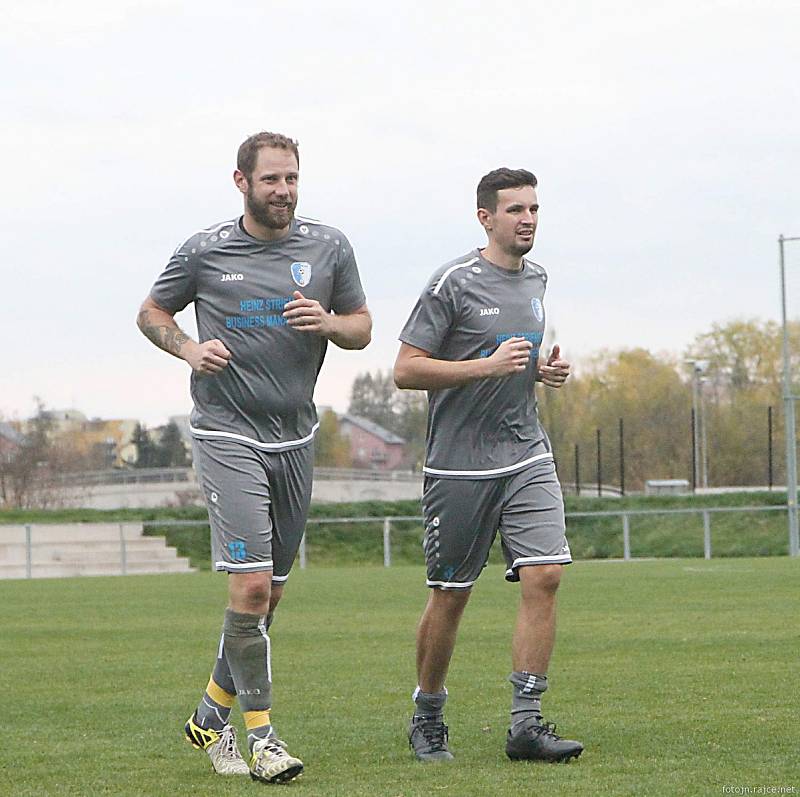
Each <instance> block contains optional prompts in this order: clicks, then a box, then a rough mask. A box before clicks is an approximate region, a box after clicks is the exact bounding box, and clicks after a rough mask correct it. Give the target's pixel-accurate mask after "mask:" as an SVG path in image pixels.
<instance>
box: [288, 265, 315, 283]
mask: <svg viewBox="0 0 800 797" xmlns="http://www.w3.org/2000/svg"><path fill="white" fill-rule="evenodd" d="M291 268H292V279H293V280H294V282H295V285H299V286H300V287H301V288H305V287H306V285H308V283H309V282H311V263H292V267H291Z"/></svg>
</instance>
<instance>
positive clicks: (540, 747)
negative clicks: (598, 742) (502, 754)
mask: <svg viewBox="0 0 800 797" xmlns="http://www.w3.org/2000/svg"><path fill="white" fill-rule="evenodd" d="M582 752H583V745H582V744H581V743H580V742H574V741H572V740H571V739H562V738H561V737H560V736H557V735H556V726H555V725H554V724H553V723H552V722H545V723H542V724H539V723H537V722H536V721H535V720H530V721H528V722H525V723H520V724H519V726H518V727H517V728H516V729H511V730H509V732H508V736H507V738H506V755H507V756H508V757H509V758H510V759H511V760H512V761H552V762H555V761H569V760H570V759H571V758H577V757H578V756H579V755H580V754H581V753H582Z"/></svg>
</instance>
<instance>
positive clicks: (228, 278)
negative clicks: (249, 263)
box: [220, 274, 244, 282]
mask: <svg viewBox="0 0 800 797" xmlns="http://www.w3.org/2000/svg"><path fill="white" fill-rule="evenodd" d="M243 279H244V274H223V275H222V277H220V282H233V281H234V280H243Z"/></svg>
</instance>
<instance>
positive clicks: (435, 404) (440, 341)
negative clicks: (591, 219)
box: [400, 249, 552, 479]
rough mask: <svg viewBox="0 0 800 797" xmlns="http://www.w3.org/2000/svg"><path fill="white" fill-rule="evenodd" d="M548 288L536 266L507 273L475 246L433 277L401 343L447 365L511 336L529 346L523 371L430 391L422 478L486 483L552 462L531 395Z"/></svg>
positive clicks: (477, 354) (486, 352)
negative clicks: (545, 293)
mask: <svg viewBox="0 0 800 797" xmlns="http://www.w3.org/2000/svg"><path fill="white" fill-rule="evenodd" d="M546 285H547V274H546V273H545V270H544V269H543V268H541V266H537V265H536V264H535V263H531V262H530V261H527V260H525V261H523V268H522V270H521V271H518V272H511V271H508V270H506V269H502V268H499V267H498V266H495V265H493V264H492V263H489V262H488V261H487V260H485V259H484V258H483V257H482V256H481V254H480V252H479V250H477V249H476V250H474V251H472V252H470V253H469V254H467V255H464V256H463V257H460V258H458V259H457V260H453V261H452V262H451V263H448V264H446V265H445V266H442V267H441V268H440V269H438V270H437V271H436V272H435V273H434V274H433V277H432V278H431V279H430V281H429V282H428V285H427V287H426V288H425V290H424V291H423V293H422V295H421V296H420V298H419V301H417V304H416V306H415V307H414V310H413V311H412V313H411V316H410V317H409V319H408V321H407V322H406V325H405V327H403V331H402V332H401V333H400V340H401V341H403V342H405V343H408V344H409V345H411V346H415V347H416V348H418V349H423V350H424V351H427V352H430V354H431V356H432V357H434V358H436V359H439V360H451V361H458V360H471V359H476V358H478V357H488V356H489V355H491V354H492V353H493V352H494V351H495V349H497V347H498V346H499V345H500V344H501V343H502V342H503V341H504V340H507V339H508V338H510V337H520V338H525V339H527V340H529V341H530V342H531V343H532V344H533V349H532V350H531V359H530V362H529V363H528V366H527V368H526V369H525V371H522V372H520V373H515V374H511V375H509V376H506V377H498V378H490V379H480V380H476V381H473V382H469V383H467V384H465V385H462V386H460V387H452V388H446V389H442V390H431V391H429V393H428V399H429V407H428V435H427V440H428V445H427V455H426V462H425V467H424V468H423V470H424V471H425V473H426V474H428V475H430V476H435V477H438V478H450V479H491V478H497V477H500V476H507V475H508V474H511V473H514V472H516V471H518V470H523V469H524V468H526V467H529V466H531V465H533V464H534V463H535V462H540V461H542V460H544V459H550V458H552V454H551V453H550V444H549V442H548V440H547V437H546V435H545V434H544V431H543V430H542V428H541V426H540V425H539V420H538V417H537V413H536V397H535V395H534V383H535V380H536V374H537V365H538V357H539V348H540V346H541V343H542V336H543V335H544V325H545V318H544V305H543V302H542V300H543V298H544V292H545V287H546Z"/></svg>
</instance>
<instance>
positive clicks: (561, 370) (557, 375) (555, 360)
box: [539, 344, 570, 387]
mask: <svg viewBox="0 0 800 797" xmlns="http://www.w3.org/2000/svg"><path fill="white" fill-rule="evenodd" d="M569 369H570V364H569V363H568V362H567V361H566V360H562V359H561V348H560V347H559V346H558V344H556V345H555V346H553V350H552V351H551V352H550V356H549V357H548V358H547V362H546V363H545V364H544V365H542V364H541V363H540V364H539V381H540V382H541V383H542V384H543V385H547V386H548V387H561V386H562V385H563V384H564V382H566V381H567V377H568V376H569Z"/></svg>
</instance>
